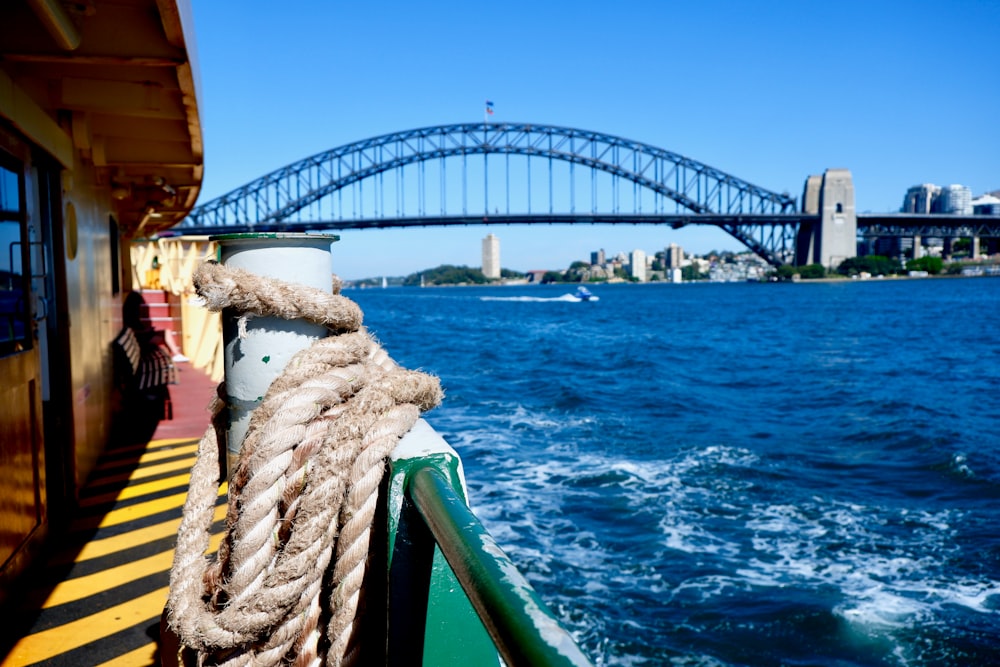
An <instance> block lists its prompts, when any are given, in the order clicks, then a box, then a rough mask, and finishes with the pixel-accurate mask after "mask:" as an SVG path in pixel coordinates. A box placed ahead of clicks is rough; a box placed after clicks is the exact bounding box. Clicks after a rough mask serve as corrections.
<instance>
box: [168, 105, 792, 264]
mask: <svg viewBox="0 0 1000 667" xmlns="http://www.w3.org/2000/svg"><path fill="white" fill-rule="evenodd" d="M470 158H471V159H470ZM491 158H492V161H491ZM456 163H457V165H458V166H457V169H456V166H455V165H456ZM449 166H450V167H451V169H449V168H448V167H449ZM532 166H534V171H533V170H532ZM456 172H457V173H456ZM473 182H474V183H475V185H472V183H473ZM480 183H481V185H480ZM623 185H624V188H625V192H622V187H623ZM629 189H631V193H630V192H628V190H629ZM470 194H471V201H470ZM501 206H502V207H503V210H502V211H501ZM491 209H492V211H491ZM801 219H802V216H799V215H797V214H796V202H795V199H793V198H792V197H790V196H788V195H787V194H778V193H775V192H771V191H769V190H765V189H764V188H761V187H759V186H756V185H754V184H752V183H749V182H747V181H745V180H743V179H740V178H737V177H735V176H732V175H731V174H727V173H725V172H723V171H720V170H718V169H715V168H714V167H710V166H708V165H706V164H703V163H701V162H698V161H696V160H692V159H691V158H688V157H684V156H682V155H678V154H677V153H673V152H671V151H668V150H664V149H662V148H657V147H655V146H651V145H649V144H644V143H641V142H637V141H632V140H629V139H624V138H622V137H617V136H612V135H609V134H602V133H598V132H591V131H587V130H580V129H574V128H567V127H558V126H553V125H534V124H528V123H497V124H494V123H464V124H455V125H440V126H435V127H425V128H420V129H415V130H407V131H403V132H394V133H391V134H385V135H382V136H378V137H373V138H370V139H365V140H363V141H358V142H355V143H351V144H347V145H345V146H340V147H338V148H333V149H331V150H327V151H324V152H322V153H317V154H316V155H313V156H311V157H308V158H306V159H304V160H300V161H298V162H295V163H293V164H290V165H287V166H285V167H282V168H280V169H277V170H275V171H273V172H271V173H269V174H266V175H264V176H261V177H260V178H257V179H256V180H254V181H251V182H250V183H247V184H246V185H244V186H242V187H240V188H237V189H235V190H233V191H232V192H229V193H227V194H225V195H223V196H221V197H218V198H217V199H214V200H212V201H209V202H207V203H205V204H202V205H201V206H198V207H197V208H195V209H194V210H193V211H192V212H191V213H190V215H189V216H188V217H187V219H185V220H184V221H183V222H182V223H181V224H180V225H179V226H178V227H177V230H178V231H181V232H184V233H188V234H204V233H213V234H214V233H231V232H245V231H257V232H273V231H315V230H331V231H332V230H346V229H366V228H386V227H412V226H443V225H467V224H484V223H488V224H539V223H542V224H554V223H569V224H580V223H610V224H671V225H673V226H674V227H675V228H676V227H680V226H683V225H685V224H689V223H697V224H711V225H715V226H718V227H720V228H721V229H723V230H725V231H726V232H728V233H729V234H731V235H732V236H733V237H735V238H736V239H738V240H739V241H740V242H742V243H743V244H745V245H746V246H747V247H748V248H750V249H751V250H753V251H754V252H756V253H757V254H759V255H760V256H761V257H764V258H765V259H767V260H768V261H769V262H771V263H772V264H775V265H779V264H782V263H786V262H788V261H790V260H791V259H792V258H794V253H795V242H796V237H797V234H798V230H799V225H800V222H801Z"/></svg>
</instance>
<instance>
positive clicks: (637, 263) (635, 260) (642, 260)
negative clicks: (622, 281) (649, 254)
mask: <svg viewBox="0 0 1000 667" xmlns="http://www.w3.org/2000/svg"><path fill="white" fill-rule="evenodd" d="M629 265H630V267H629V268H630V270H631V273H632V277H633V278H635V279H636V280H638V281H639V282H640V283H644V282H646V253H645V251H643V250H633V251H632V257H631V259H630V261H629Z"/></svg>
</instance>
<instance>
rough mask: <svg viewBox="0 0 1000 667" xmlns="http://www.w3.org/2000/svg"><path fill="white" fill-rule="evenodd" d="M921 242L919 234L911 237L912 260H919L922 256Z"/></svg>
mask: <svg viewBox="0 0 1000 667" xmlns="http://www.w3.org/2000/svg"><path fill="white" fill-rule="evenodd" d="M922 244H923V241H922V240H921V238H920V235H919V234H915V235H914V236H913V259H920V258H921V257H923V256H924V248H923V245H922Z"/></svg>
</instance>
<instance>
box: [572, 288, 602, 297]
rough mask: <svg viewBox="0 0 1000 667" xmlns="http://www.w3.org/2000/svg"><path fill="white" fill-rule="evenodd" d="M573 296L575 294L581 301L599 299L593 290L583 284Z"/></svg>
mask: <svg viewBox="0 0 1000 667" xmlns="http://www.w3.org/2000/svg"><path fill="white" fill-rule="evenodd" d="M573 296H575V297H576V298H577V299H579V300H580V301H597V300H598V297H596V296H595V295H594V293H593V292H591V291H590V290H589V289H587V288H586V287H584V286H583V285H581V286H580V287H577V288H576V294H574V295H573Z"/></svg>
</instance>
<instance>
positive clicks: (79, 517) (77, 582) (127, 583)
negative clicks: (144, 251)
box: [0, 363, 225, 667]
mask: <svg viewBox="0 0 1000 667" xmlns="http://www.w3.org/2000/svg"><path fill="white" fill-rule="evenodd" d="M178 371H179V372H178V383H177V384H175V385H171V387H170V393H171V403H172V406H171V407H172V412H173V418H172V419H167V420H163V421H160V422H159V424H158V425H157V427H156V431H155V433H154V434H153V438H152V439H151V440H150V441H149V442H148V443H139V444H131V445H126V444H115V443H112V445H111V446H110V447H109V448H108V450H107V451H106V452H105V453H104V455H103V456H102V458H101V459H100V461H99V463H98V465H97V467H96V469H95V471H94V473H93V474H92V475H91V476H90V478H89V480H88V481H87V484H86V486H85V487H84V489H83V491H82V493H81V500H80V503H79V507H78V509H77V511H76V513H75V516H74V517H73V518H72V519H71V522H70V524H69V525H68V526H67V530H66V531H65V532H64V534H63V535H62V536H60V537H59V538H58V539H55V540H52V544H50V545H49V546H48V547H47V549H46V551H45V552H44V553H43V555H42V557H41V558H39V559H38V561H37V562H36V563H33V565H32V567H31V569H30V570H29V571H28V572H27V573H26V574H25V576H24V577H23V578H22V582H23V585H22V586H21V587H20V589H19V590H18V591H17V592H16V593H15V594H14V596H13V597H14V603H13V604H12V605H11V607H12V608H13V610H14V612H15V613H14V614H12V615H11V616H8V618H7V619H6V623H5V625H6V629H5V631H4V633H3V638H2V640H0V641H2V644H0V658H2V661H0V665H2V667H21V666H24V665H49V666H52V667H60V666H63V665H65V666H67V667H69V666H71V665H72V666H74V667H79V666H80V665H93V666H96V665H103V666H112V665H118V666H122V667H125V666H128V667H142V666H146V665H159V664H160V656H159V632H160V630H159V627H160V616H161V614H162V612H163V608H164V605H165V604H166V601H167V587H168V582H169V577H170V566H171V562H172V559H173V546H174V542H175V538H176V532H177V527H178V525H179V524H180V518H181V510H182V507H183V504H184V499H185V496H186V493H187V481H188V473H189V470H190V468H191V465H192V464H193V462H194V458H195V451H196V449H197V445H198V441H199V440H200V438H201V435H202V434H203V433H204V431H205V429H206V428H207V426H208V423H209V418H210V415H209V413H208V410H207V408H208V404H209V402H210V400H211V397H212V395H213V393H214V391H215V387H216V383H215V382H213V381H212V380H211V378H210V377H209V376H208V375H207V374H206V373H205V372H203V371H201V370H198V369H196V368H194V367H192V366H190V365H189V364H183V363H182V364H178ZM223 489H224V487H223ZM224 515H225V498H224V497H220V501H219V509H218V521H219V523H218V524H217V525H218V528H219V534H221V530H222V518H223V517H224Z"/></svg>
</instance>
